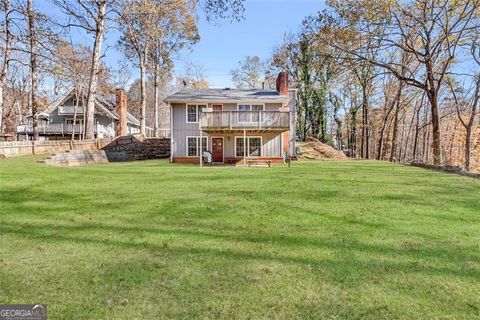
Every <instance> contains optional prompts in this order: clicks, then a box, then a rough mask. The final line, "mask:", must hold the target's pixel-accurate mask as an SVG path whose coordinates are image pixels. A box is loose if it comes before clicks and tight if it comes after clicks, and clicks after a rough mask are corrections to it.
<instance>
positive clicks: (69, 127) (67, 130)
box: [17, 123, 115, 137]
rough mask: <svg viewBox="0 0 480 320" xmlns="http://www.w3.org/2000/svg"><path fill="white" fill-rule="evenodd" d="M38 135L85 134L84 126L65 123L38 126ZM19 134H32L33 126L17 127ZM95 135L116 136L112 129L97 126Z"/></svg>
mask: <svg viewBox="0 0 480 320" xmlns="http://www.w3.org/2000/svg"><path fill="white" fill-rule="evenodd" d="M37 131H38V133H41V134H72V133H75V134H81V133H83V125H79V124H75V125H73V124H64V123H48V124H39V125H38V126H37ZM17 133H19V134H32V133H33V126H32V125H31V124H24V125H19V126H17ZM95 133H103V134H104V135H105V136H111V137H113V136H115V130H114V129H113V128H112V127H107V126H103V125H100V124H97V125H96V126H95Z"/></svg>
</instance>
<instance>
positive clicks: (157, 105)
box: [153, 63, 160, 138]
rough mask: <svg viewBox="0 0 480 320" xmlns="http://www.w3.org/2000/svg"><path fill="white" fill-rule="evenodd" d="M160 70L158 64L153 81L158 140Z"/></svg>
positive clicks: (156, 135) (155, 127)
mask: <svg viewBox="0 0 480 320" xmlns="http://www.w3.org/2000/svg"><path fill="white" fill-rule="evenodd" d="M158 73H159V68H158V64H157V63H156V64H155V70H154V79H153V86H154V89H155V91H154V94H155V97H154V99H155V110H154V113H155V122H154V130H155V137H156V138H158V136H159V132H158V108H159V107H160V106H159V98H160V92H159V91H160V87H159V85H158V77H159V76H160V75H159V74H158Z"/></svg>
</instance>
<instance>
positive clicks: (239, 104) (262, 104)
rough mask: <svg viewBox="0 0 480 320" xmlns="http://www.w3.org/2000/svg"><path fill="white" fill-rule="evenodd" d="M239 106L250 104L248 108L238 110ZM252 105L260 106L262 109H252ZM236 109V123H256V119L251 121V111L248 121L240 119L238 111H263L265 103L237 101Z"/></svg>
mask: <svg viewBox="0 0 480 320" xmlns="http://www.w3.org/2000/svg"><path fill="white" fill-rule="evenodd" d="M240 106H250V110H240ZM252 106H262V110H252ZM237 111H238V119H237V122H238V123H256V122H258V121H252V115H253V113H250V117H249V118H250V120H249V121H240V116H241V114H240V112H252V111H265V103H255V102H245V103H237Z"/></svg>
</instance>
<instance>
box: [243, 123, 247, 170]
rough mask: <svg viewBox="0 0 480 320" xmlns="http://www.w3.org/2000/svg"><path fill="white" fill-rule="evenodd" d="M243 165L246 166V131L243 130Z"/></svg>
mask: <svg viewBox="0 0 480 320" xmlns="http://www.w3.org/2000/svg"><path fill="white" fill-rule="evenodd" d="M243 165H244V166H247V131H246V130H243Z"/></svg>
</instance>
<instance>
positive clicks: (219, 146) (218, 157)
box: [212, 138, 223, 162]
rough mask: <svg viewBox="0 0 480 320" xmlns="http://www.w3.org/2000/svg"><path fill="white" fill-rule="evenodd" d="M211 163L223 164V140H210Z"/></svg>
mask: <svg viewBox="0 0 480 320" xmlns="http://www.w3.org/2000/svg"><path fill="white" fill-rule="evenodd" d="M212 161H213V162H223V138H212Z"/></svg>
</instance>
